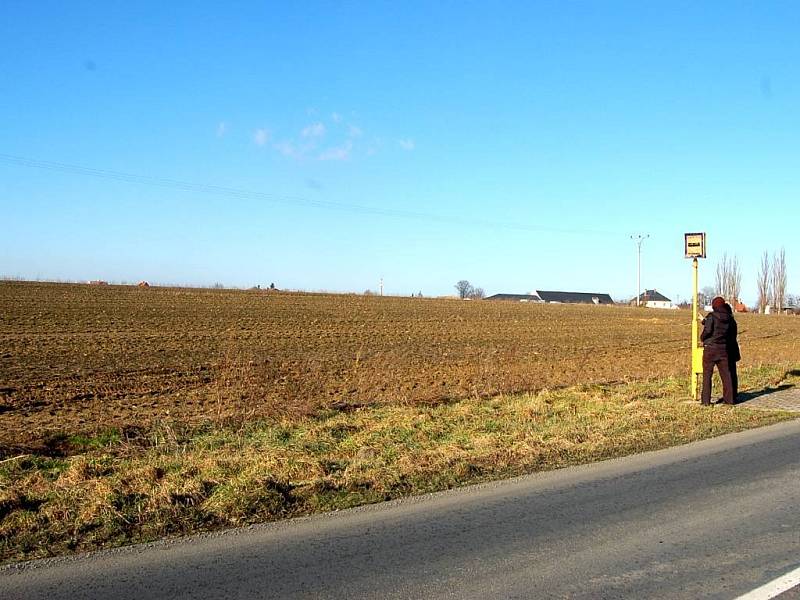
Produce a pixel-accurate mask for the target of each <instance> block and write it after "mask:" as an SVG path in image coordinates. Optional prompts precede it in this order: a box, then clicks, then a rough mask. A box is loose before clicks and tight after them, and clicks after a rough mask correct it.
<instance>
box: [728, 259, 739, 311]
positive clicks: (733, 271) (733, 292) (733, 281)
mask: <svg viewBox="0 0 800 600" xmlns="http://www.w3.org/2000/svg"><path fill="white" fill-rule="evenodd" d="M728 279H729V280H728V293H729V294H730V295H729V296H726V298H727V299H728V301H729V302H730V303H731V305H733V307H734V308H735V307H736V303H737V302H739V296H740V294H741V293H742V269H741V267H739V257H738V256H736V255H734V257H733V258H732V259H731V261H730V274H729V275H728Z"/></svg>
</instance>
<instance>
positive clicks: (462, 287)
mask: <svg viewBox="0 0 800 600" xmlns="http://www.w3.org/2000/svg"><path fill="white" fill-rule="evenodd" d="M455 287H456V291H457V292H458V297H459V298H461V299H462V300H463V299H464V298H469V294H470V292H471V291H472V284H471V283H470V282H469V281H467V280H466V279H462V280H461V281H459V282H458V283H456V286H455Z"/></svg>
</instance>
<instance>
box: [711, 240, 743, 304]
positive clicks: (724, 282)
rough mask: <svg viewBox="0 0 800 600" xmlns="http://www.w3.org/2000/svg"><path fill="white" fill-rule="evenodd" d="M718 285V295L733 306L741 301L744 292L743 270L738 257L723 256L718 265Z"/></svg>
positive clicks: (726, 254)
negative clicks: (740, 296)
mask: <svg viewBox="0 0 800 600" xmlns="http://www.w3.org/2000/svg"><path fill="white" fill-rule="evenodd" d="M716 284H717V290H716V292H717V294H719V295H720V296H722V297H723V298H725V300H727V301H728V302H730V303H731V304H734V303H735V302H736V301H737V300H738V299H739V293H740V292H741V290H742V270H741V268H740V267H739V258H738V257H736V256H728V253H727V252H726V253H725V254H723V255H722V258H721V259H720V260H719V262H718V263H717V272H716Z"/></svg>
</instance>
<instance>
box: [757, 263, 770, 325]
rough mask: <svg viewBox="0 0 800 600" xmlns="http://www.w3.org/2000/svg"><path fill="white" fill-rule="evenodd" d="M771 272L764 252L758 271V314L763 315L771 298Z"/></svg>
mask: <svg viewBox="0 0 800 600" xmlns="http://www.w3.org/2000/svg"><path fill="white" fill-rule="evenodd" d="M771 270H772V265H771V263H770V260H769V253H768V252H767V251H766V250H764V254H762V255H761V266H760V267H759V270H758V280H757V283H758V312H759V313H761V314H763V313H764V311H765V310H766V308H767V304H769V303H770V301H771V296H772V286H771V285H770V284H771V283H772V278H771V277H770V271H771Z"/></svg>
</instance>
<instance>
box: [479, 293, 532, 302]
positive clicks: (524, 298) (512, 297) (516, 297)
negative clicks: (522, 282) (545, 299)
mask: <svg viewBox="0 0 800 600" xmlns="http://www.w3.org/2000/svg"><path fill="white" fill-rule="evenodd" d="M486 300H507V301H511V302H541V301H542V299H541V298H539V296H536V295H534V294H495V295H494V296H489V297H488V298H486Z"/></svg>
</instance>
